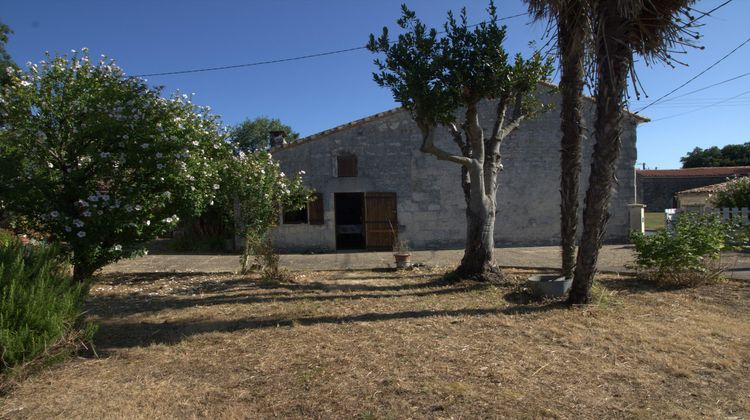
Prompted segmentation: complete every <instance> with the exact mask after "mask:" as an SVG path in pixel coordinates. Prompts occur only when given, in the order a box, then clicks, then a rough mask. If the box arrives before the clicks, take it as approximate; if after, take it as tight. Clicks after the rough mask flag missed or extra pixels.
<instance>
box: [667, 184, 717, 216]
mask: <svg viewBox="0 0 750 420" xmlns="http://www.w3.org/2000/svg"><path fill="white" fill-rule="evenodd" d="M729 183H730V181H726V182H722V183H719V184H712V185H706V186H705V187H698V188H691V189H689V190H685V191H679V192H677V194H675V196H676V200H677V208H679V209H685V210H690V209H707V208H713V207H714V204H713V199H714V197H715V196H716V193H718V192H719V191H722V190H724V189H725V188H726V187H727V186H728V185H729Z"/></svg>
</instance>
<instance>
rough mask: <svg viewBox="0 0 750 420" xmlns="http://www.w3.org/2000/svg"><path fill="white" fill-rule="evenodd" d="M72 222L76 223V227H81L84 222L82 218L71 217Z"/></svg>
mask: <svg viewBox="0 0 750 420" xmlns="http://www.w3.org/2000/svg"><path fill="white" fill-rule="evenodd" d="M73 224H74V225H76V227H83V226H84V225H85V223H83V220H79V219H73Z"/></svg>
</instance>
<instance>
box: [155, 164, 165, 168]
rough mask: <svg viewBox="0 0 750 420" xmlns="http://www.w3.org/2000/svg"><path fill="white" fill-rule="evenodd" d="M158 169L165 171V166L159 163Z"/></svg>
mask: <svg viewBox="0 0 750 420" xmlns="http://www.w3.org/2000/svg"><path fill="white" fill-rule="evenodd" d="M156 169H164V165H162V164H161V163H157V164H156Z"/></svg>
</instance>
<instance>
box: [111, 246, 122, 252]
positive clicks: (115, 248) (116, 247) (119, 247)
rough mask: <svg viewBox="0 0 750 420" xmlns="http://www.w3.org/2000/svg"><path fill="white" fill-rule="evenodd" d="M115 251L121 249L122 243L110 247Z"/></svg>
mask: <svg viewBox="0 0 750 420" xmlns="http://www.w3.org/2000/svg"><path fill="white" fill-rule="evenodd" d="M112 249H114V250H115V251H122V245H115V246H113V247H112Z"/></svg>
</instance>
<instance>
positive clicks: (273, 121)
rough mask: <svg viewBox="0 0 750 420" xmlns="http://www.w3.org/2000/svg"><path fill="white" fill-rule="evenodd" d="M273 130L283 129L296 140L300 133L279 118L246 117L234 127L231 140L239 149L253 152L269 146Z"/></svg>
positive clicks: (290, 137)
mask: <svg viewBox="0 0 750 420" xmlns="http://www.w3.org/2000/svg"><path fill="white" fill-rule="evenodd" d="M271 131H283V132H285V133H286V138H287V139H288V140H296V139H298V138H299V133H296V132H294V131H293V130H292V127H289V126H288V125H285V124H283V123H282V122H281V120H279V119H278V118H269V117H258V118H255V119H253V120H250V119H246V120H245V121H243V122H241V123H240V124H238V125H237V126H236V127H234V128H233V129H232V132H231V135H230V137H229V140H230V141H231V142H232V143H233V144H234V146H235V147H236V148H237V150H240V151H242V152H244V153H252V152H255V151H258V150H266V149H267V148H268V141H269V133H270V132H271Z"/></svg>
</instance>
